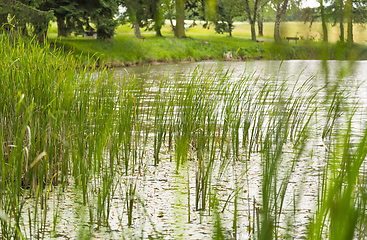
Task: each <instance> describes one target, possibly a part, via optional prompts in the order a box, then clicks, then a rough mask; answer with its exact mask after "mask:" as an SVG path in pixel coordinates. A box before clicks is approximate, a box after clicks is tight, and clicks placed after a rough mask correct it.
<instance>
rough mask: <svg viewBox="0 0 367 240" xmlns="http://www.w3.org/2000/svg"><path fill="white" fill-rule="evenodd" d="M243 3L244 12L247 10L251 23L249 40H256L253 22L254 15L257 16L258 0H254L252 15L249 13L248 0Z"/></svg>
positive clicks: (254, 21) (254, 19)
mask: <svg viewBox="0 0 367 240" xmlns="http://www.w3.org/2000/svg"><path fill="white" fill-rule="evenodd" d="M245 3H246V12H247V16H248V21H249V23H250V25H251V40H252V41H256V31H255V23H256V16H257V4H258V0H255V5H254V15H253V16H252V15H251V10H250V5H249V2H248V0H246V1H245Z"/></svg>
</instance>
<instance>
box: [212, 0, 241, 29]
mask: <svg viewBox="0 0 367 240" xmlns="http://www.w3.org/2000/svg"><path fill="white" fill-rule="evenodd" d="M217 4H218V5H217V13H216V19H215V31H216V32H217V33H222V34H223V33H229V35H230V36H232V30H233V28H234V25H233V19H234V18H235V17H238V16H242V15H243V14H244V1H243V0H229V1H224V0H218V2H217Z"/></svg>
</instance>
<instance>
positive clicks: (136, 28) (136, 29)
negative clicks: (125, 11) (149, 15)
mask: <svg viewBox="0 0 367 240" xmlns="http://www.w3.org/2000/svg"><path fill="white" fill-rule="evenodd" d="M134 35H135V37H136V38H141V33H140V26H139V22H138V21H135V22H134Z"/></svg>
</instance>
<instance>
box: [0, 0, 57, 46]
mask: <svg viewBox="0 0 367 240" xmlns="http://www.w3.org/2000/svg"><path fill="white" fill-rule="evenodd" d="M39 2H40V1H29V4H30V5H32V6H29V5H26V4H24V3H22V2H20V1H16V0H3V1H2V2H1V3H0V15H1V16H2V18H3V19H2V21H3V22H4V23H6V22H7V18H8V16H9V15H10V19H12V22H11V24H12V25H13V26H15V28H16V29H15V30H17V31H18V32H20V33H22V34H25V35H28V29H27V25H28V26H30V27H31V29H32V35H33V36H36V37H37V38H38V40H39V41H41V42H42V41H43V40H44V37H45V36H46V33H47V28H48V23H49V22H50V20H51V19H52V18H53V14H52V12H48V11H41V10H38V9H36V8H34V7H33V6H37V5H38V4H39ZM4 23H3V24H4Z"/></svg>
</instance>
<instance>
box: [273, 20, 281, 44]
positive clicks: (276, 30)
mask: <svg viewBox="0 0 367 240" xmlns="http://www.w3.org/2000/svg"><path fill="white" fill-rule="evenodd" d="M280 21H281V20H280V19H277V18H276V19H275V24H274V40H275V42H278V43H279V42H281V41H282V39H281V38H280V34H279V26H280Z"/></svg>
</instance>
